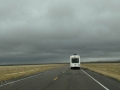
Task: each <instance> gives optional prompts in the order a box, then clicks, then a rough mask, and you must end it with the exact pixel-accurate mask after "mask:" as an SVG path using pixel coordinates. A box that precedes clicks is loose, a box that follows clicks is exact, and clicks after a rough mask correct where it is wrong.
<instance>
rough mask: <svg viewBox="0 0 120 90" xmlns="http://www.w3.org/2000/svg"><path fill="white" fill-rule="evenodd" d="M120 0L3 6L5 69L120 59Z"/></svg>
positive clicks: (35, 0)
mask: <svg viewBox="0 0 120 90" xmlns="http://www.w3.org/2000/svg"><path fill="white" fill-rule="evenodd" d="M119 3H120V1H119V0H114V1H112V0H109V1H107V0H91V1H89V0H50V1H44V0H19V1H16V0H10V1H9V0H0V61H1V63H20V62H21V63H29V62H31V63H38V62H69V56H70V55H71V54H73V53H77V54H80V55H81V58H84V59H82V61H91V60H92V61H95V60H101V59H102V60H104V59H109V60H110V58H111V59H113V60H114V58H117V59H119V57H120V40H119V38H120V35H119V33H120V25H119V23H120V10H119V8H120V6H119Z"/></svg>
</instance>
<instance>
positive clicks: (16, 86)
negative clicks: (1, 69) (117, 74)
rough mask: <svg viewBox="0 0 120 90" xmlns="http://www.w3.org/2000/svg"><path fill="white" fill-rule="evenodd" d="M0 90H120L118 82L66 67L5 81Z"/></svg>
mask: <svg viewBox="0 0 120 90" xmlns="http://www.w3.org/2000/svg"><path fill="white" fill-rule="evenodd" d="M0 90H120V82H119V81H117V80H115V79H112V78H109V77H106V76H103V75H100V74H98V73H95V72H92V71H90V70H88V69H84V68H82V69H80V70H79V69H73V70H71V69H70V67H69V65H66V66H64V67H61V68H57V69H53V70H50V71H45V72H41V73H39V74H36V75H32V76H28V77H24V78H19V79H14V80H13V81H9V82H7V81H6V83H4V84H2V85H0Z"/></svg>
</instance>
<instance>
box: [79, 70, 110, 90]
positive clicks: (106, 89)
mask: <svg viewBox="0 0 120 90" xmlns="http://www.w3.org/2000/svg"><path fill="white" fill-rule="evenodd" d="M81 70H82V69H81ZM82 71H83V72H84V73H85V74H86V75H88V76H89V77H90V78H92V79H93V80H94V81H95V82H97V83H98V84H99V85H100V86H102V87H103V88H104V89H105V90H109V89H108V88H107V87H105V86H104V85H103V84H101V83H100V82H98V81H97V80H96V79H94V78H93V77H92V76H90V75H89V74H88V73H86V72H85V71H84V70H82Z"/></svg>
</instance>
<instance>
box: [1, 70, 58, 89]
mask: <svg viewBox="0 0 120 90" xmlns="http://www.w3.org/2000/svg"><path fill="white" fill-rule="evenodd" d="M57 69H59V68H57ZM53 70H56V69H52V70H49V71H45V72H41V73H40V74H36V75H33V76H29V77H26V78H22V79H19V80H16V81H11V82H10V83H6V84H3V85H0V87H2V86H5V85H9V84H13V83H15V82H19V81H22V80H25V79H28V78H31V77H35V76H39V75H42V74H45V73H48V72H51V71H53Z"/></svg>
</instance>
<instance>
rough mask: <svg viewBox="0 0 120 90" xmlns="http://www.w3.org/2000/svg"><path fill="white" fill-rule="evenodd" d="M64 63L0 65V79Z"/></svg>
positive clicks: (32, 72) (27, 73)
mask: <svg viewBox="0 0 120 90" xmlns="http://www.w3.org/2000/svg"><path fill="white" fill-rule="evenodd" d="M64 65H65V64H49V65H21V66H0V81H4V80H9V79H13V78H17V77H21V76H27V75H30V74H35V73H39V72H43V71H46V70H50V69H53V68H58V67H62V66H64Z"/></svg>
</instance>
